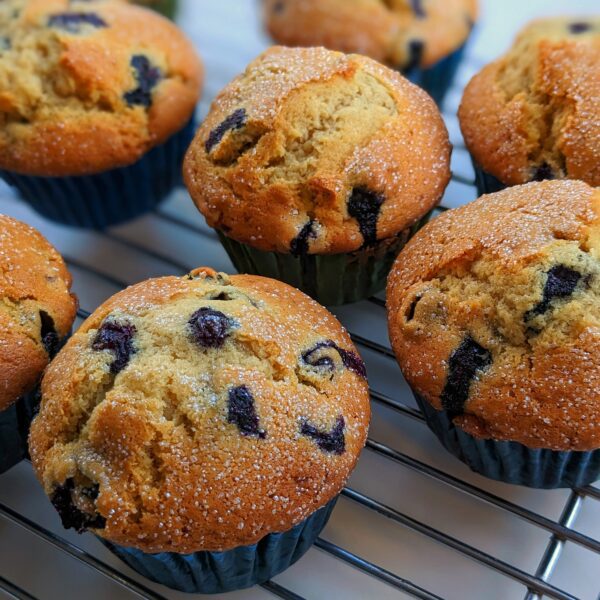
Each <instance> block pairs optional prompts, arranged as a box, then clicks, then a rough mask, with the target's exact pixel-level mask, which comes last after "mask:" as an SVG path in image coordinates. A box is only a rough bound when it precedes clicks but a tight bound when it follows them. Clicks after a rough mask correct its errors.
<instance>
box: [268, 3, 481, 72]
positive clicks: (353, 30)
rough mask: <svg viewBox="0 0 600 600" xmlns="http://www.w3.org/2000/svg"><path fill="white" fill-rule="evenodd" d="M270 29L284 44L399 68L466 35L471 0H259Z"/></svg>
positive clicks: (424, 63) (431, 60)
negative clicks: (323, 49)
mask: <svg viewBox="0 0 600 600" xmlns="http://www.w3.org/2000/svg"><path fill="white" fill-rule="evenodd" d="M263 12H264V20H265V23H266V26H267V29H268V30H269V33H270V34H271V35H272V36H273V38H274V39H275V40H276V41H277V42H278V43H280V44H284V45H286V46H325V47H326V48H331V49H332V50H340V51H342V52H353V53H357V54H364V55H366V56H370V57H371V58H374V59H375V60H378V61H379V62H382V63H384V64H387V65H388V66H390V67H392V68H396V69H400V70H409V69H412V68H414V67H425V68H426V67H430V66H431V65H433V64H435V63H436V62H438V61H439V60H441V59H442V58H444V57H445V56H447V55H448V54H451V53H452V52H453V51H454V50H456V49H458V48H459V47H460V46H461V45H462V44H463V43H464V42H465V40H466V39H467V37H468V35H469V33H470V32H471V29H472V28H473V24H474V22H475V19H476V18H477V2H476V1H475V0H350V1H349V0H263Z"/></svg>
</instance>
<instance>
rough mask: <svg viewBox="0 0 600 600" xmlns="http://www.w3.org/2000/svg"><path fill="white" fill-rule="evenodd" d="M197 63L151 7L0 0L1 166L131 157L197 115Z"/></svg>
mask: <svg viewBox="0 0 600 600" xmlns="http://www.w3.org/2000/svg"><path fill="white" fill-rule="evenodd" d="M201 81H202V66H201V63H200V60H199V58H198V56H197V55H196V53H195V51H194V48H193V46H192V45H191V43H190V42H189V41H188V40H187V39H186V38H185V36H184V35H183V34H182V33H181V32H180V31H179V30H178V29H177V27H175V25H173V24H172V23H170V22H169V21H167V20H166V19H164V18H163V17H161V16H160V15H157V14H156V13H154V12H153V11H150V10H148V9H144V8H139V7H136V6H130V5H128V4H125V3H122V2H117V1H111V0H105V1H102V2H100V1H92V2H89V1H88V2H85V1H83V0H79V1H78V0H74V1H73V2H69V1H68V0H4V1H3V2H0V168H2V169H7V170H9V171H15V172H18V173H25V174H29V175H40V176H64V175H83V174H89V173H98V172H101V171H105V170H108V169H111V168H115V167H121V166H126V165H129V164H132V163H134V162H135V161H137V160H138V159H139V158H140V157H141V156H142V155H143V154H144V153H146V152H147V151H148V150H150V149H151V148H153V147H154V146H157V145H159V144H161V143H163V142H164V141H165V140H166V139H167V138H168V137H169V136H171V135H172V134H174V133H176V132H177V131H179V130H180V129H181V128H182V127H183V126H184V125H185V124H186V123H187V121H188V120H189V119H190V117H191V116H192V114H193V111H194V108H195V105H196V102H197V100H198V97H199V94H200V87H201Z"/></svg>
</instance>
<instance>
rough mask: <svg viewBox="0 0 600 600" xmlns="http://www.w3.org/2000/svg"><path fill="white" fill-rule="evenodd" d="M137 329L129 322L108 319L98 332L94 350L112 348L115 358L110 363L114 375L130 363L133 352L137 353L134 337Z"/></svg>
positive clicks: (93, 345) (93, 346)
mask: <svg viewBox="0 0 600 600" xmlns="http://www.w3.org/2000/svg"><path fill="white" fill-rule="evenodd" d="M135 333H136V329H135V326H134V325H131V324H129V323H117V322H116V321H109V320H106V321H104V323H102V326H101V327H100V329H99V330H98V333H97V334H96V339H95V340H94V343H93V344H92V348H93V349H94V350H110V351H111V352H113V353H114V355H115V359H114V360H113V362H112V364H111V365H110V372H111V373H113V374H114V375H117V374H118V373H120V372H121V371H122V370H123V369H124V368H125V367H126V366H127V364H128V363H129V359H130V358H131V355H132V354H135V348H134V347H133V338H134V336H135Z"/></svg>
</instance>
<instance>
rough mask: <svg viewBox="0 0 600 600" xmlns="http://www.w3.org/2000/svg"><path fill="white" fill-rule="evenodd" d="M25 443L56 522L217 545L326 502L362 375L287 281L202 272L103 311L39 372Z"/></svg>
mask: <svg viewBox="0 0 600 600" xmlns="http://www.w3.org/2000/svg"><path fill="white" fill-rule="evenodd" d="M42 396H43V400H42V408H41V411H40V414H39V417H38V418H37V419H36V420H35V422H34V425H33V429H32V433H31V438H30V448H31V454H32V460H33V463H34V466H35V469H36V471H37V474H38V476H39V478H40V480H41V481H42V483H43V485H44V488H45V490H46V492H47V493H48V495H49V496H50V498H51V499H52V502H53V504H54V506H55V507H56V508H57V510H58V511H59V513H60V515H61V517H62V520H63V523H64V525H65V526H66V527H74V528H76V529H78V530H80V531H81V530H84V529H92V530H94V533H96V534H98V535H100V536H102V537H105V538H106V539H109V540H111V541H113V542H115V543H117V544H121V545H125V546H134V547H136V548H139V549H141V550H144V551H148V552H159V551H173V552H179V553H189V552H195V551H200V550H225V549H230V548H233V547H237V546H240V545H247V544H252V543H254V542H256V541H257V540H259V539H261V538H262V537H264V536H265V535H267V534H269V533H271V532H275V531H286V530H288V529H290V528H291V527H292V526H294V525H295V524H297V523H299V522H300V521H302V520H304V519H305V518H306V517H308V516H309V515H310V514H311V513H313V512H314V511H315V510H317V509H318V508H320V507H321V506H323V505H325V504H326V503H327V502H328V501H329V500H331V499H332V498H333V497H334V496H336V495H337V494H338V493H339V491H340V490H341V488H342V486H343V485H344V483H345V481H346V479H347V477H348V475H349V474H350V472H351V470H352V469H353V467H354V465H355V463H356V460H357V458H358V455H359V453H360V451H361V449H362V448H363V446H364V444H365V440H366V434H367V428H368V424H369V416H370V408H369V394H368V386H367V381H366V373H365V367H364V364H363V362H362V360H361V359H360V357H359V356H358V354H357V353H356V349H355V348H354V346H353V345H352V342H351V341H350V338H349V336H348V334H347V333H346V332H345V331H344V329H343V328H342V327H341V325H340V324H339V323H338V321H337V320H336V319H335V318H334V317H333V316H332V315H331V314H330V313H328V312H327V311H326V310H325V309H324V308H322V307H321V306H319V305H318V304H317V303H316V302H314V301H313V300H311V299H309V298H308V297H307V296H305V295H304V294H302V293H301V292H299V291H297V290H295V289H293V288H291V287H289V286H287V285H286V284H283V283H280V282H277V281H273V280H269V279H265V278H262V277H253V276H243V275H239V276H232V277H227V276H225V275H222V274H217V273H215V272H214V271H212V270H210V269H199V270H197V271H195V272H193V273H192V274H191V275H190V276H186V277H166V278H163V279H155V280H150V281H147V282H144V283H140V284H138V285H136V286H133V287H131V288H129V289H127V290H125V291H123V292H121V293H119V294H117V295H116V296H114V297H113V298H112V299H110V300H109V301H108V302H106V303H105V304H104V305H103V306H101V307H100V308H99V309H98V310H97V311H96V312H95V313H94V314H93V315H92V316H91V317H90V318H89V319H88V320H87V321H86V322H85V323H84V325H83V326H82V328H81V329H80V330H79V331H78V332H77V333H76V334H75V335H74V336H73V337H72V338H71V340H70V341H69V342H68V343H67V345H66V346H65V348H64V349H63V350H62V351H61V352H60V354H59V355H58V357H57V358H56V360H55V361H54V362H53V363H52V365H51V367H50V368H49V369H48V371H47V374H46V375H45V377H44V380H43V385H42Z"/></svg>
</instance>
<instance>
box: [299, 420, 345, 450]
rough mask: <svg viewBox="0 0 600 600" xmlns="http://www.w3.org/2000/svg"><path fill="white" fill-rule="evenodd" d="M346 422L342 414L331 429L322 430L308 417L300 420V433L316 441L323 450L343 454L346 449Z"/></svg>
mask: <svg viewBox="0 0 600 600" xmlns="http://www.w3.org/2000/svg"><path fill="white" fill-rule="evenodd" d="M345 427H346V423H345V421H344V417H342V416H341V415H340V416H339V417H338V418H337V421H336V422H335V425H334V426H333V428H332V429H331V431H321V430H319V429H317V428H316V427H315V426H314V425H311V424H310V423H309V422H308V421H307V420H306V419H302V421H301V422H300V433H301V434H302V435H304V436H306V437H309V438H310V439H312V440H313V441H315V442H316V444H317V446H319V448H320V449H321V450H323V452H328V453H331V454H343V453H344V451H345V450H346V438H345V437H344V429H345Z"/></svg>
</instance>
